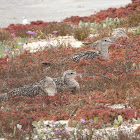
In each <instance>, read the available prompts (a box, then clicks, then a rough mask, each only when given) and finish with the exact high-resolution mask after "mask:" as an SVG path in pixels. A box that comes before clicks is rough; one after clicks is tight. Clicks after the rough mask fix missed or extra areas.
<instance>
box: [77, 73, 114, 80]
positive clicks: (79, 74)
mask: <svg viewBox="0 0 140 140" xmlns="http://www.w3.org/2000/svg"><path fill="white" fill-rule="evenodd" d="M76 76H80V77H82V76H98V77H103V78H106V79H108V80H110V81H112V80H111V79H110V78H108V77H106V76H103V75H99V74H92V73H76Z"/></svg>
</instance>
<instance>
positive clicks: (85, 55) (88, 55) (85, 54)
mask: <svg viewBox="0 0 140 140" xmlns="http://www.w3.org/2000/svg"><path fill="white" fill-rule="evenodd" d="M98 55H99V53H98V52H97V51H96V50H88V51H82V52H78V53H75V54H73V55H72V59H73V61H74V62H78V61H79V60H88V59H92V60H94V59H95V58H96V57H97V56H98Z"/></svg>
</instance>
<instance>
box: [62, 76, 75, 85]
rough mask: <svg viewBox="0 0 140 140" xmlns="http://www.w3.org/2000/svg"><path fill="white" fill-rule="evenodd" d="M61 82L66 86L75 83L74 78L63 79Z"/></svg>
mask: <svg viewBox="0 0 140 140" xmlns="http://www.w3.org/2000/svg"><path fill="white" fill-rule="evenodd" d="M63 81H64V84H66V85H71V84H73V83H75V82H76V80H75V79H74V78H66V77H64V78H63Z"/></svg>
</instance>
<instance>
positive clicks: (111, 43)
mask: <svg viewBox="0 0 140 140" xmlns="http://www.w3.org/2000/svg"><path fill="white" fill-rule="evenodd" d="M109 42H110V43H111V44H112V45H113V44H120V45H126V46H130V47H134V48H135V46H133V45H130V44H127V43H120V42H112V41H109Z"/></svg>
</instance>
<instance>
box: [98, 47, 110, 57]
mask: <svg viewBox="0 0 140 140" xmlns="http://www.w3.org/2000/svg"><path fill="white" fill-rule="evenodd" d="M99 52H100V54H101V57H102V58H104V59H109V54H108V46H101V47H99Z"/></svg>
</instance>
